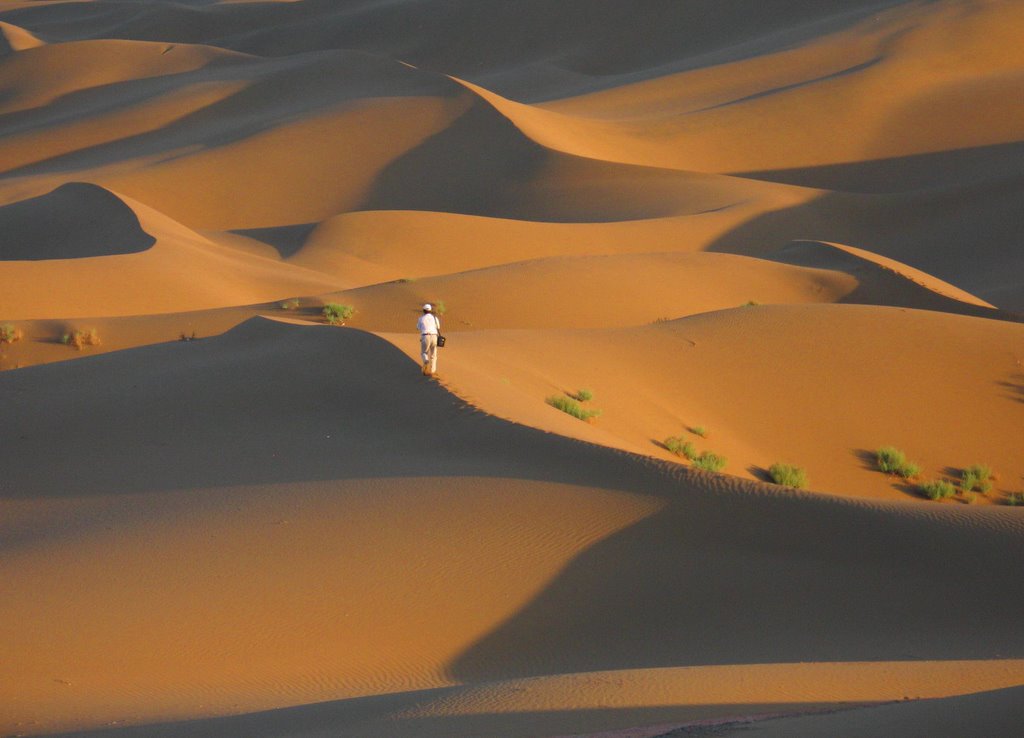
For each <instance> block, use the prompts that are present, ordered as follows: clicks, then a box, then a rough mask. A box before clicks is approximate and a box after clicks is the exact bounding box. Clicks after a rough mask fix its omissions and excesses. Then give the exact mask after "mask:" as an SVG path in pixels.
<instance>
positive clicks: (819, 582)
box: [450, 475, 1024, 682]
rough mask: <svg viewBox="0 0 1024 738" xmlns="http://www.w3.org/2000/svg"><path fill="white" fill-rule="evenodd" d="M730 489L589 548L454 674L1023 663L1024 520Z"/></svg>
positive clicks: (701, 496) (677, 502)
mask: <svg viewBox="0 0 1024 738" xmlns="http://www.w3.org/2000/svg"><path fill="white" fill-rule="evenodd" d="M706 479H707V482H708V484H709V486H713V485H714V483H715V481H714V480H713V479H712V475H707V477H706ZM720 492H721V494H707V493H706V492H700V491H697V490H693V491H681V494H680V495H678V496H676V497H674V498H670V499H669V500H667V502H668V504H667V505H666V507H665V508H663V509H662V511H660V512H659V513H657V514H656V515H654V516H653V517H650V518H647V519H645V520H643V521H641V522H639V523H637V524H635V525H633V526H631V527H630V528H628V529H626V530H624V531H622V532H620V533H618V534H616V535H614V536H612V537H610V538H607V539H605V540H603V541H601V542H600V543H598V544H596V545H594V546H592V547H591V548H589V549H588V550H586V551H584V552H583V553H582V554H580V555H579V556H577V557H576V558H575V559H574V560H573V561H572V562H571V563H570V564H569V565H568V566H566V567H565V569H564V570H563V571H562V572H561V574H560V575H559V576H558V578H557V579H555V580H554V581H553V582H552V583H551V584H550V585H549V586H548V587H547V588H546V589H545V590H544V591H543V592H541V593H540V594H539V595H538V596H537V597H535V598H534V600H533V601H532V602H530V603H529V605H527V606H526V607H525V608H523V609H522V610H521V611H520V612H519V613H517V614H516V615H514V616H513V617H511V618H510V619H509V620H508V621H507V622H505V623H504V624H502V625H501V626H500V627H498V628H497V629H495V630H494V631H493V632H492V633H490V634H488V635H487V636H486V637H484V638H483V639H481V640H480V641H479V642H478V643H476V644H475V645H474V646H473V647H472V648H470V649H468V650H467V651H466V652H465V653H464V654H462V656H460V657H459V658H457V659H456V660H455V661H454V662H453V663H452V664H451V665H450V671H451V674H452V675H453V676H454V677H455V678H457V679H460V680H465V681H467V682H475V681H480V680H488V679H494V678H498V676H499V675H501V676H502V678H508V676H509V675H512V676H528V675H537V674H558V673H568V672H586V671H594V670H607V669H625V668H650V667H659V666H679V665H702V664H705V665H706V664H746V663H781V662H784V663H793V662H805V661H806V662H830V661H876V660H877V661H903V660H922V659H924V660H930V659H935V660H945V659H992V658H1019V657H1021V656H1024V632H1022V631H1021V629H1020V628H1018V627H1017V620H1018V619H1019V613H1020V612H1021V611H1022V608H1024V589H1022V588H1020V587H1012V586H1008V583H1009V582H1012V581H1014V577H1015V576H1016V575H1015V572H1016V567H1017V560H1018V559H1019V554H1020V550H1021V538H1020V529H1019V527H1014V526H1008V529H1007V530H1005V532H1003V533H999V532H997V530H998V529H999V527H1000V526H999V525H995V524H993V525H992V526H979V527H974V526H973V525H971V524H968V523H966V519H965V517H964V513H965V512H967V511H968V510H969V508H965V507H963V506H959V505H957V506H948V505H934V506H927V507H925V506H912V508H911V506H907V505H898V506H893V507H892V508H891V509H884V508H883V507H882V506H874V505H866V504H863V503H859V502H854V501H846V502H836V501H835V500H834V499H828V498H824V497H817V496H813V495H806V494H797V493H791V492H789V493H787V492H782V493H776V494H771V493H767V492H766V493H764V494H737V495H735V496H733V495H731V494H729V493H728V491H727V490H720ZM909 509H913V510H914V511H915V512H914V513H913V514H906V513H907V512H908V510H909ZM897 510H903V511H904V513H905V514H894V513H895V512H896V511H897ZM975 513H976V514H977V515H978V517H979V518H986V519H987V516H991V517H993V518H994V516H996V515H999V514H1000V511H998V510H987V511H982V510H975ZM972 517H973V516H972ZM939 521H942V522H939ZM956 550H961V551H962V550H970V551H971V552H972V554H971V556H970V557H958V559H957V565H956V566H955V567H947V566H937V565H936V562H941V561H945V560H948V557H949V552H950V551H956ZM993 566H994V567H995V568H994V569H993V568H992V567H993ZM965 623H970V627H969V628H965V627H964V624H965ZM950 632H955V633H956V634H957V637H956V638H950V637H949V633H950Z"/></svg>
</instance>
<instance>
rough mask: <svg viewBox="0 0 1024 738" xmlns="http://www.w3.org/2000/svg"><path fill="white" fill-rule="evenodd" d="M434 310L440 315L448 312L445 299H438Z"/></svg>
mask: <svg viewBox="0 0 1024 738" xmlns="http://www.w3.org/2000/svg"><path fill="white" fill-rule="evenodd" d="M434 312H435V313H437V314H438V315H444V314H445V313H447V312H448V307H447V306H446V305H445V304H444V300H438V301H437V302H435V303H434Z"/></svg>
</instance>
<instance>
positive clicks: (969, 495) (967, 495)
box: [964, 492, 978, 505]
mask: <svg viewBox="0 0 1024 738" xmlns="http://www.w3.org/2000/svg"><path fill="white" fill-rule="evenodd" d="M977 501H978V493H977V492H964V502H966V503H967V504H968V505H973V504H974V503H975V502H977Z"/></svg>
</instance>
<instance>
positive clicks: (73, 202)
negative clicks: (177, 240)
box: [0, 182, 156, 261]
mask: <svg viewBox="0 0 1024 738" xmlns="http://www.w3.org/2000/svg"><path fill="white" fill-rule="evenodd" d="M154 243H156V239H154V238H153V237H152V236H151V235H149V234H148V233H146V232H145V231H144V230H142V226H141V224H140V223H139V219H138V217H137V216H136V215H135V213H134V211H133V210H132V209H131V208H130V207H128V206H127V205H126V204H125V203H124V202H123V201H122V200H121V199H120V198H118V197H117V196H116V195H114V194H113V193H111V192H109V191H108V190H105V189H103V188H102V187H97V186H95V185H91V184H85V183H81V182H73V183H71V184H66V185H62V186H60V187H58V188H57V189H56V190H54V191H53V192H50V193H48V194H46V195H41V196H39V197H33V198H31V199H28V200H22V201H20V202H15V203H12V204H10V205H6V206H4V207H2V208H0V261H42V260H46V259H83V258H88V257H94V256H115V255H118V254H135V253H138V252H140V251H145V250H146V249H148V248H150V247H151V246H152V245H153V244H154Z"/></svg>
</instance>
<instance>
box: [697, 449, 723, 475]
mask: <svg viewBox="0 0 1024 738" xmlns="http://www.w3.org/2000/svg"><path fill="white" fill-rule="evenodd" d="M726 461H727V459H726V458H725V457H724V456H720V455H719V454H713V453H711V452H710V451H705V452H704V453H702V454H701V455H700V456H698V457H697V458H696V459H694V460H693V465H694V466H695V467H696V468H698V469H702V470H704V471H709V472H719V471H722V469H724V468H725V463H726Z"/></svg>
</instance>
